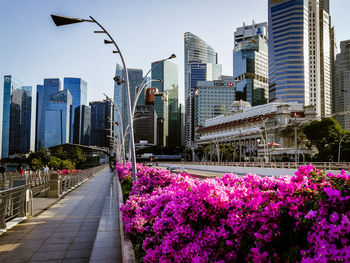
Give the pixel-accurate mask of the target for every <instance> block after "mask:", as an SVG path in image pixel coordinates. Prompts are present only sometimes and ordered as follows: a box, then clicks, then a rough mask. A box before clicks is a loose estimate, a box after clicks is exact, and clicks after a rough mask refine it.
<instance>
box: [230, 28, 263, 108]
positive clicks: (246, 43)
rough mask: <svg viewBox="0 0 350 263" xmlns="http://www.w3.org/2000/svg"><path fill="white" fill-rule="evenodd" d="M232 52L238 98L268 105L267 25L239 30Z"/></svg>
mask: <svg viewBox="0 0 350 263" xmlns="http://www.w3.org/2000/svg"><path fill="white" fill-rule="evenodd" d="M234 36H235V47H234V50H233V77H234V78H235V80H236V82H237V89H236V99H237V100H244V101H247V102H249V103H250V104H251V105H252V106H256V105H261V104H265V103H267V102H268V97H269V93H268V90H269V84H268V47H267V23H260V24H255V23H254V21H253V24H252V25H245V24H243V27H239V28H237V29H236V32H235V33H234Z"/></svg>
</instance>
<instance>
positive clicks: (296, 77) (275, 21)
mask: <svg viewBox="0 0 350 263" xmlns="http://www.w3.org/2000/svg"><path fill="white" fill-rule="evenodd" d="M268 12H269V14H268V17H269V33H268V34H269V39H268V43H269V100H270V101H276V100H281V101H284V102H293V101H294V102H299V103H303V104H305V105H315V106H316V112H317V115H318V116H326V115H328V114H330V113H331V109H332V97H331V96H332V92H331V90H332V70H331V65H332V61H331V59H332V54H331V51H332V48H333V44H332V43H331V41H332V38H331V31H332V30H331V22H330V16H329V0H323V1H321V0H290V1H275V0H268Z"/></svg>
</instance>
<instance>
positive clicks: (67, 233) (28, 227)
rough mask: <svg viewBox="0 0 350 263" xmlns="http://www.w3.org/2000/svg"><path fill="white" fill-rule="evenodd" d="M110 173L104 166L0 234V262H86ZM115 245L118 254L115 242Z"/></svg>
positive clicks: (98, 222) (94, 235)
mask: <svg viewBox="0 0 350 263" xmlns="http://www.w3.org/2000/svg"><path fill="white" fill-rule="evenodd" d="M112 176H113V174H112V173H110V172H109V169H104V170H103V171H101V172H100V174H98V175H97V176H95V177H94V178H92V179H90V180H89V181H87V182H86V183H84V184H83V185H81V186H80V187H79V188H77V189H76V190H74V191H72V192H71V193H69V194H67V195H66V197H64V198H63V199H61V200H60V201H58V202H57V203H56V204H54V205H53V206H52V207H50V208H49V209H47V210H46V211H44V212H43V213H41V214H40V215H39V216H38V217H33V218H30V219H28V220H26V221H24V222H22V223H21V224H19V225H17V226H15V227H14V228H12V229H11V230H9V231H7V232H6V233H5V234H3V235H1V236H0V262H6V263H11V262H32V263H33V262H48V263H50V262H89V259H90V254H91V250H92V247H93V243H94V241H95V238H96V232H97V229H98V227H99V224H100V217H101V214H102V210H103V209H104V207H105V200H106V196H109V193H110V184H111V179H112ZM116 247H117V248H115V250H116V253H119V255H120V246H119V243H117V244H116ZM101 253H103V252H102V251H101ZM115 262H117V261H115Z"/></svg>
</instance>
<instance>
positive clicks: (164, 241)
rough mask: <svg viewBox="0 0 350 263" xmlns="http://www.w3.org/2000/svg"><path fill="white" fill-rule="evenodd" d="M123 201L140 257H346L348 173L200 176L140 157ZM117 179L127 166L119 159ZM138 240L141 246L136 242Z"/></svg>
mask: <svg viewBox="0 0 350 263" xmlns="http://www.w3.org/2000/svg"><path fill="white" fill-rule="evenodd" d="M137 168H138V173H137V177H138V180H137V181H136V182H134V183H133V184H132V190H131V192H130V193H129V196H128V199H127V200H126V202H125V204H124V205H123V206H122V207H121V211H122V215H123V223H124V226H125V231H126V232H127V233H129V234H130V235H131V237H132V239H133V242H134V246H135V248H136V251H135V252H136V253H137V257H138V259H139V261H141V260H143V261H144V262H268V261H271V262H350V242H349V238H350V220H349V219H350V194H349V193H350V176H349V175H347V174H345V172H343V171H342V173H341V174H340V175H333V174H327V175H326V174H324V173H323V172H322V171H320V170H317V169H315V168H314V167H312V166H305V167H300V168H299V170H298V171H297V172H296V173H295V176H281V177H260V176H256V175H252V174H248V175H246V176H244V177H239V176H237V175H234V174H226V175H224V177H222V178H213V179H205V180H199V179H197V178H193V177H191V176H190V175H188V174H170V172H169V171H165V170H161V169H155V168H149V167H144V166H141V165H138V167H137ZM117 173H118V175H119V177H120V179H121V182H122V184H123V182H127V181H129V182H131V181H130V178H131V166H130V165H129V164H128V165H126V166H125V167H124V166H122V165H119V164H118V165H117ZM141 247H142V248H141Z"/></svg>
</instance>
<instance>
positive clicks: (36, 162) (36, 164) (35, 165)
mask: <svg viewBox="0 0 350 263" xmlns="http://www.w3.org/2000/svg"><path fill="white" fill-rule="evenodd" d="M29 164H30V167H31V169H33V170H36V169H39V170H41V169H43V167H44V165H43V163H42V162H41V159H38V158H33V159H32V160H31V162H30V163H29Z"/></svg>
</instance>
